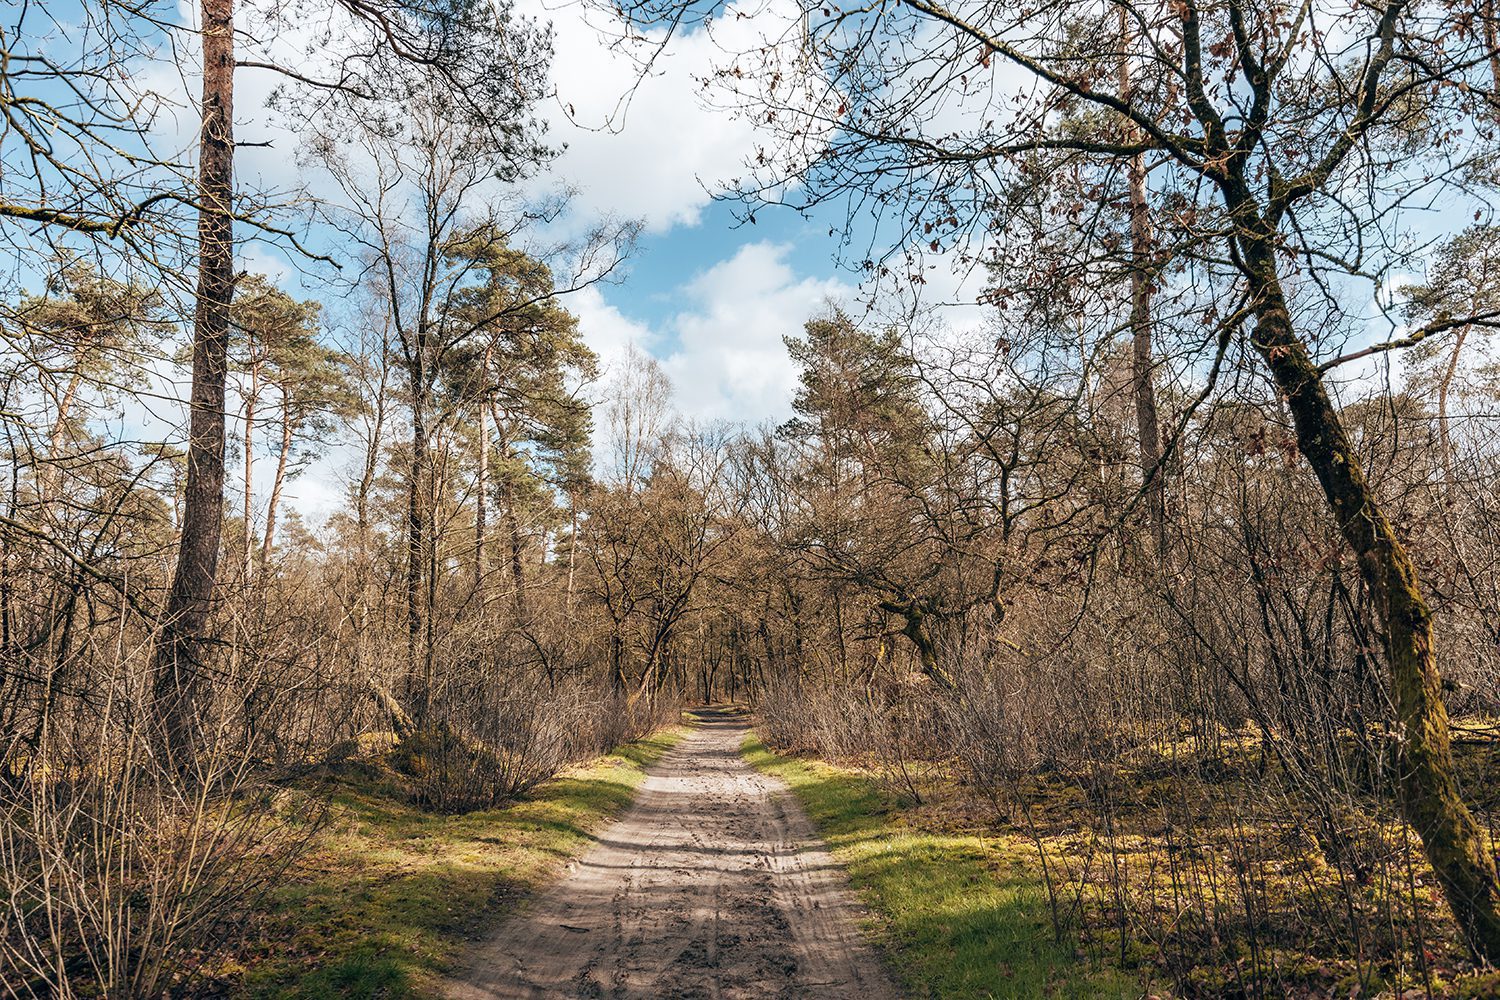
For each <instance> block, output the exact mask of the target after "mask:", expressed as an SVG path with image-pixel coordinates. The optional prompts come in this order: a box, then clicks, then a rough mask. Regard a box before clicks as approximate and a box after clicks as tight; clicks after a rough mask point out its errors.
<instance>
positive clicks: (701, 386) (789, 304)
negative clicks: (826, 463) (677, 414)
mask: <svg viewBox="0 0 1500 1000" xmlns="http://www.w3.org/2000/svg"><path fill="white" fill-rule="evenodd" d="M789 249H790V248H789V247H787V246H784V245H780V244H772V243H751V244H749V245H747V246H744V247H741V248H740V249H739V251H738V252H737V253H735V255H734V256H733V257H731V258H729V259H728V260H725V261H722V262H720V263H718V264H715V265H714V266H713V267H711V268H709V269H708V270H707V271H704V272H703V273H702V274H700V275H698V276H697V277H695V278H694V279H693V280H692V281H691V282H689V283H688V284H687V285H686V286H684V288H683V294H684V297H685V298H686V299H687V301H688V302H689V303H690V305H689V307H688V308H687V309H685V310H684V311H682V312H681V313H679V314H678V315H677V316H676V317H675V318H674V319H673V321H672V327H673V332H674V333H675V334H676V339H677V344H676V346H675V347H674V348H672V349H671V350H670V351H668V352H666V353H665V355H664V356H663V357H662V365H663V367H664V368H665V369H666V371H667V374H668V375H669V376H670V377H671V379H672V382H673V383H674V384H675V385H676V387H677V404H678V408H679V409H680V410H681V411H682V412H683V413H684V414H685V415H687V416H690V417H695V418H698V419H702V420H720V419H722V420H735V421H745V422H748V423H755V422H758V421H762V420H772V421H779V420H784V419H786V418H787V417H788V416H790V414H791V400H792V396H793V394H794V393H795V391H796V387H797V370H796V366H795V365H794V364H793V362H792V359H791V358H790V357H789V356H788V355H787V351H786V345H785V344H784V343H783V342H782V338H783V337H784V336H786V335H787V334H796V333H800V332H801V330H802V324H803V323H804V322H806V321H807V320H808V319H809V318H810V317H811V316H813V315H815V314H816V313H818V312H820V311H821V310H822V309H823V308H824V307H825V306H826V304H827V302H828V301H829V300H830V299H832V300H842V299H849V298H851V297H852V296H853V295H854V291H855V290H854V289H853V288H852V287H851V286H849V285H846V284H844V283H843V282H840V281H838V280H837V279H832V278H808V277H801V276H799V275H797V274H796V272H794V271H793V270H792V268H791V266H790V265H788V263H787V262H786V254H787V252H788V250H789Z"/></svg>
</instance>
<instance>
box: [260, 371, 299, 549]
mask: <svg viewBox="0 0 1500 1000" xmlns="http://www.w3.org/2000/svg"><path fill="white" fill-rule="evenodd" d="M294 426H295V423H294V422H293V420H292V406H291V400H290V399H289V398H288V397H287V394H286V390H285V389H283V390H282V393H281V450H280V451H279V452H278V453H277V455H276V474H275V476H273V477H272V479H271V496H270V498H269V499H267V500H266V534H265V537H264V538H262V539H261V543H260V571H261V572H262V573H264V572H265V571H266V567H267V566H269V565H270V564H271V553H272V552H273V551H275V549H276V511H277V509H278V508H280V506H281V491H282V490H283V489H284V488H285V487H286V466H287V460H288V458H289V456H290V455H291V453H292V428H293V427H294Z"/></svg>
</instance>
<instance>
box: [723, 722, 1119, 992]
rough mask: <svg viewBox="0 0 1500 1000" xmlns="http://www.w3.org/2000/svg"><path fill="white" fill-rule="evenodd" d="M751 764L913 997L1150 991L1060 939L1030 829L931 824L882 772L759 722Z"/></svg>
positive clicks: (750, 740)
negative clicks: (775, 735) (801, 749)
mask: <svg viewBox="0 0 1500 1000" xmlns="http://www.w3.org/2000/svg"><path fill="white" fill-rule="evenodd" d="M742 752H743V753H744V756H745V759H746V760H747V761H749V763H750V764H751V766H753V767H755V768H756V769H757V770H760V771H762V772H764V773H766V774H770V775H773V776H774V777H777V778H780V779H781V780H782V781H784V782H786V784H787V785H788V786H789V787H790V788H791V790H792V791H793V793H795V794H796V796H797V798H798V799H799V800H800V801H801V803H802V806H803V809H804V810H806V812H807V814H808V816H809V818H811V819H812V821H813V823H814V825H816V826H817V828H818V832H819V833H820V834H821V835H822V837H823V839H824V840H825V841H826V842H827V844H828V847H829V849H830V850H831V851H832V853H833V856H834V857H835V858H836V859H837V860H838V861H839V862H840V863H841V864H842V865H843V866H844V868H845V870H846V871H847V872H848V874H849V880H850V882H851V883H852V884H853V886H854V888H855V889H856V890H857V891H858V893H859V895H860V898H861V899H862V900H863V901H864V903H865V905H866V906H867V907H868V908H869V909H870V910H871V912H872V913H873V915H874V918H875V920H874V922H875V928H874V930H875V940H876V941H877V942H878V943H879V944H880V945H881V946H882V947H883V948H884V949H885V952H886V954H887V956H888V959H889V963H890V965H891V967H892V968H893V969H895V970H896V971H897V972H898V974H899V975H900V976H901V977H902V979H903V980H904V982H905V985H906V987H907V988H908V989H909V990H910V991H911V995H912V996H914V997H929V996H930V997H941V998H943V1000H960V998H976V1000H978V998H1032V997H1078V998H1084V997H1088V998H1093V997H1101V998H1104V997H1124V998H1135V997H1139V996H1141V989H1140V987H1139V986H1138V985H1137V984H1135V983H1134V982H1133V981H1131V980H1130V979H1128V978H1127V977H1125V976H1124V975H1123V974H1121V973H1118V972H1116V971H1114V970H1111V969H1100V968H1095V967H1092V966H1091V965H1090V963H1088V962H1087V961H1086V960H1084V959H1082V958H1080V957H1079V956H1078V955H1077V953H1076V952H1075V951H1074V949H1073V948H1072V947H1071V946H1070V945H1067V944H1059V943H1057V942H1056V941H1054V939H1053V935H1052V928H1051V923H1050V921H1049V920H1048V916H1047V914H1048V903H1047V890H1046V886H1045V884H1044V883H1043V882H1042V880H1041V876H1040V873H1039V872H1037V871H1036V853H1035V851H1034V850H1033V849H1032V848H1031V846H1030V845H1029V844H1028V843H1027V842H1026V841H1024V840H1021V839H1019V838H1016V839H1006V838H1003V837H998V838H991V837H986V838H984V839H981V838H979V837H977V836H974V835H972V834H959V833H953V832H948V831H942V830H937V829H924V828H923V826H922V825H921V824H920V823H919V822H918V817H917V814H916V813H915V811H913V810H906V809H903V808H901V807H900V806H899V805H898V804H897V803H896V800H895V798H894V796H892V795H890V794H889V793H888V792H887V791H886V789H885V788H883V787H882V786H881V784H880V782H879V781H877V780H876V779H875V778H874V777H872V776H870V775H868V774H865V773H863V772H860V771H855V770H850V769H847V768H840V767H835V766H833V765H830V764H827V763H824V762H822V761H818V760H809V759H806V758H802V757H789V756H781V755H779V754H776V753H774V752H772V751H770V750H768V749H767V748H766V747H765V745H764V744H762V743H761V742H760V739H759V738H758V737H757V736H756V735H755V734H753V733H752V734H751V735H750V736H748V737H747V738H746V740H745V744H744V746H743V747H742Z"/></svg>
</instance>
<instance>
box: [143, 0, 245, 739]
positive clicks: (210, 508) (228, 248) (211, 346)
mask: <svg viewBox="0 0 1500 1000" xmlns="http://www.w3.org/2000/svg"><path fill="white" fill-rule="evenodd" d="M201 16H202V22H203V108H202V110H203V131H202V134H201V136H200V138H199V154H198V198H199V207H198V288H197V303H196V309H195V312H194V317H193V386H192V394H191V411H192V412H191V417H190V420H189V429H188V456H187V459H188V461H187V483H186V487H185V490H184V496H183V509H182V531H181V540H180V542H179V544H178V550H177V565H176V568H175V569H174V571H173V573H172V582H171V589H170V592H169V595H168V598H167V607H166V613H165V615H164V617H163V619H162V625H161V632H160V634H159V635H158V637H157V641H156V647H155V649H154V651H153V656H152V673H153V678H152V694H153V699H154V707H155V711H156V716H157V720H158V722H159V723H160V725H161V727H162V737H163V743H164V749H165V750H166V752H167V754H168V756H169V757H170V759H171V760H172V761H173V763H174V764H175V766H177V767H178V768H184V767H187V766H188V765H189V764H190V763H191V761H192V759H193V756H194V755H195V751H196V743H197V734H198V724H199V716H200V714H201V712H202V710H203V708H204V702H205V701H206V699H207V695H208V693H209V691H208V683H209V681H208V676H207V672H206V669H205V663H204V661H205V659H206V654H207V643H206V641H205V640H206V639H207V637H208V636H207V633H208V628H209V613H210V609H211V602H212V600H213V590H214V578H215V575H216V573H217V571H218V563H219V540H220V536H221V533H222V531H223V522H224V377H225V368H226V355H227V353H228V346H229V304H230V299H231V298H232V297H233V295H234V215H233V212H234V206H233V198H234V4H233V0H202V10H201Z"/></svg>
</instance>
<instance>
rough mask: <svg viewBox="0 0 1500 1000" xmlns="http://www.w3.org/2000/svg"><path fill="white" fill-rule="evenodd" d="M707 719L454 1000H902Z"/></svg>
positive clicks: (726, 738) (829, 875)
mask: <svg viewBox="0 0 1500 1000" xmlns="http://www.w3.org/2000/svg"><path fill="white" fill-rule="evenodd" d="M745 730H746V725H745V723H744V722H743V721H741V720H739V719H736V718H733V717H722V716H714V715H711V714H705V716H704V717H703V723H702V725H701V726H700V727H699V728H698V729H696V730H695V731H694V732H693V733H691V734H690V735H689V736H688V737H687V739H686V740H684V741H683V742H682V743H681V744H680V745H679V746H678V747H677V748H676V749H674V750H672V751H671V752H670V753H669V754H668V755H667V756H666V757H664V758H663V759H662V760H661V762H660V763H658V764H657V765H656V766H655V767H653V768H652V769H651V770H650V772H649V774H648V775H647V778H646V781H645V783H644V784H643V785H642V787H641V791H640V795H639V797H638V798H637V800H636V803H635V805H634V806H632V807H631V809H630V812H628V813H627V814H626V815H625V816H624V818H622V819H621V820H619V821H618V822H617V823H615V825H614V826H613V827H611V828H610V829H608V830H607V831H605V832H604V834H603V835H602V836H601V837H600V838H599V842H598V843H597V844H596V845H595V846H594V848H593V849H592V850H591V851H590V852H589V853H588V854H587V855H585V856H584V857H583V859H582V860H581V861H579V862H578V864H577V865H576V867H575V868H574V869H573V871H572V872H571V873H570V874H569V875H568V876H567V877H566V878H564V879H563V880H562V881H561V882H559V883H558V884H557V885H556V886H554V887H553V888H552V889H551V890H550V891H548V892H547V893H546V894H544V895H543V896H541V897H540V898H538V899H537V900H536V901H535V902H534V903H533V905H532V906H531V907H530V908H529V909H527V910H526V911H525V912H524V913H522V914H520V915H518V916H517V917H515V918H513V919H511V920H510V921H508V922H507V923H506V924H504V925H503V926H502V927H501V928H500V929H499V931H498V932H497V933H496V935H495V937H494V938H493V939H492V940H491V941H490V943H489V944H487V945H485V946H484V947H483V948H482V949H480V951H479V952H478V953H477V954H476V955H475V957H474V959H473V961H472V965H471V969H472V971H471V972H470V973H469V975H468V976H467V977H466V980H465V981H464V982H462V983H458V984H454V985H453V986H452V987H451V989H450V996H452V997H453V998H454V1000H499V998H507V1000H508V998H514V997H527V998H534V997H681V998H695V997H711V998H724V1000H731V998H751V997H778V998H787V1000H791V998H830V1000H831V998H835V997H837V998H855V1000H894V998H895V997H896V996H897V992H896V990H895V988H894V987H893V986H892V984H891V981H890V979H889V978H888V976H887V975H886V973H885V971H884V969H883V968H882V967H881V965H880V962H879V960H878V959H877V958H876V957H875V954H874V953H873V951H872V950H871V949H870V948H869V947H868V946H867V945H865V944H864V942H863V941H862V940H861V939H860V935H859V931H858V929H857V926H856V923H857V921H858V919H859V909H858V907H857V904H856V903H855V902H854V900H853V898H852V896H851V894H850V893H849V890H848V889H847V888H846V887H845V884H844V880H843V873H842V872H841V871H840V870H839V869H838V868H837V866H836V865H835V864H834V863H833V861H832V860H831V859H830V858H829V856H828V854H827V852H826V851H825V850H824V849H823V847H822V845H821V844H820V843H819V842H818V840H817V838H816V836H815V835H814V833H813V831H812V828H811V826H810V825H809V823H808V820H807V818H806V817H805V816H804V815H803V814H802V811H801V809H800V808H799V807H798V806H797V804H796V803H795V802H794V801H793V800H792V798H791V795H790V793H788V792H787V791H786V790H785V789H784V788H782V787H781V785H780V783H779V782H777V781H775V780H774V779H771V778H767V777H765V776H764V775H761V774H760V773H758V772H756V771H754V770H752V769H751V768H750V767H749V765H747V764H746V763H745V762H744V761H743V760H742V759H741V758H740V755H739V746H740V742H741V740H743V739H744V735H745Z"/></svg>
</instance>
